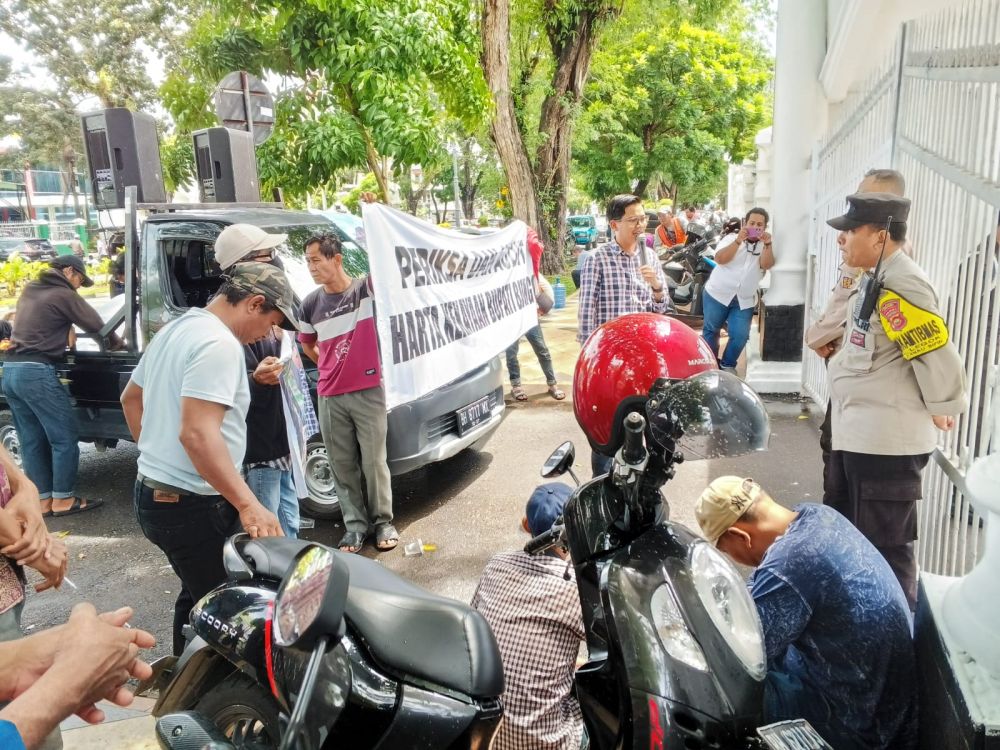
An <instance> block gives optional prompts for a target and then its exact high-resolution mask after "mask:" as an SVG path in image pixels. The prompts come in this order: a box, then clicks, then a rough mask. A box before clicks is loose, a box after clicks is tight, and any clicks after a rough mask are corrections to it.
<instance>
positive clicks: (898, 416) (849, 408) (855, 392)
mask: <svg viewBox="0 0 1000 750" xmlns="http://www.w3.org/2000/svg"><path fill="white" fill-rule="evenodd" d="M882 272H883V285H882V289H881V291H880V292H879V298H878V303H877V304H876V305H875V309H874V312H873V313H872V315H871V317H870V318H869V319H868V320H860V319H859V311H860V309H861V306H862V303H863V298H864V296H865V295H864V293H865V290H866V288H867V283H866V282H867V279H868V275H867V274H865V275H864V276H863V277H862V279H861V280H860V281H859V282H858V284H857V285H856V287H857V290H856V292H855V293H854V294H852V295H851V297H850V300H849V301H848V311H847V312H848V318H847V326H846V328H845V330H844V337H843V340H842V342H841V347H840V350H839V351H838V352H837V353H836V354H835V355H834V357H833V358H832V360H831V362H830V369H829V378H830V391H831V400H832V403H833V408H832V418H833V449H834V450H840V451H851V452H854V453H868V454H874V455H886V456H910V455H918V454H922V453H930V452H931V451H932V450H933V449H934V447H935V445H936V444H937V429H936V428H935V426H934V423H933V421H932V420H931V416H932V415H949V416H954V415H958V414H961V413H962V412H964V411H965V409H966V407H967V402H966V395H965V391H966V388H965V368H964V366H963V363H962V360H961V358H960V357H959V354H958V350H957V349H956V348H955V345H954V343H953V342H952V341H951V338H950V335H949V333H948V329H947V327H946V325H945V322H944V320H943V319H942V318H941V314H940V311H939V309H938V302H937V296H936V295H935V293H934V289H933V287H931V284H930V282H929V281H928V279H927V277H926V276H925V275H924V272H923V271H922V270H921V269H920V267H919V266H918V265H917V264H916V263H915V262H914V261H913V260H911V259H910V258H908V257H907V256H906V255H905V254H904V253H902V252H900V251H897V252H895V253H893V254H892V255H891V256H889V257H888V258H886V259H885V260H884V261H883V263H882Z"/></svg>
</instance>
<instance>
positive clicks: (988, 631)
mask: <svg viewBox="0 0 1000 750" xmlns="http://www.w3.org/2000/svg"><path fill="white" fill-rule="evenodd" d="M995 377H997V376H995ZM998 379H1000V378H998ZM992 426H993V432H992V437H991V443H992V447H993V452H992V453H990V454H988V455H986V456H983V457H982V458H979V459H977V460H976V462H975V463H973V464H972V466H971V467H970V469H969V471H968V474H967V475H966V478H965V484H966V487H967V488H968V490H969V499H970V500H971V501H972V503H973V505H975V506H976V509H977V510H978V511H979V512H980V513H982V515H983V518H984V519H985V521H986V534H985V539H984V546H985V551H984V552H983V557H982V559H981V560H980V561H979V564H978V565H976V567H975V568H973V569H972V572H970V573H969V574H968V575H966V576H965V577H964V578H960V579H958V581H956V582H955V584H954V585H953V586H952V587H951V588H950V589H949V590H948V593H947V594H946V596H945V600H944V608H943V619H944V624H945V629H946V630H947V632H948V634H949V635H951V636H952V637H953V638H954V639H955V641H956V642H957V644H958V646H959V647H960V648H961V649H962V650H963V651H965V652H966V653H967V654H968V655H969V656H970V657H971V659H972V660H973V661H974V662H975V663H976V664H977V665H978V667H979V668H981V669H982V670H983V671H984V672H985V673H986V674H988V675H989V676H990V679H991V681H992V682H994V683H995V684H996V685H998V686H1000V637H997V632H998V623H1000V448H998V445H1000V401H994V403H993V425H992ZM997 697H1000V696H997ZM998 708H1000V707H998Z"/></svg>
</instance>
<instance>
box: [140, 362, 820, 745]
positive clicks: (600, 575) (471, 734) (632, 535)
mask: <svg viewBox="0 0 1000 750" xmlns="http://www.w3.org/2000/svg"><path fill="white" fill-rule="evenodd" d="M637 409H638V411H633V412H632V413H630V414H628V416H627V417H625V422H624V427H625V441H624V445H623V447H622V448H621V450H620V451H619V452H618V454H617V456H616V460H615V463H614V466H613V469H612V472H611V473H610V474H609V475H607V476H604V477H601V478H599V479H595V480H593V481H590V482H587V483H586V484H584V485H582V486H581V487H579V488H578V489H577V491H576V492H575V493H574V495H573V497H572V498H571V499H570V501H569V502H568V503H567V506H566V508H565V513H564V516H563V519H562V521H561V522H559V523H557V524H556V525H555V526H554V527H553V529H552V530H551V531H549V532H547V533H545V534H542V535H541V536H539V537H535V538H534V539H532V540H531V541H530V542H529V543H528V544H527V545H526V547H525V550H526V551H528V552H529V553H539V552H542V551H544V550H546V549H548V548H550V547H552V546H555V545H563V546H565V547H567V548H568V549H569V551H570V554H571V558H572V561H573V565H574V567H575V569H576V574H577V585H578V587H579V591H580V600H581V605H582V608H583V615H584V625H585V628H586V634H587V646H588V650H589V659H588V662H587V663H586V664H585V665H584V666H583V667H582V668H581V669H580V670H579V671H578V672H577V677H576V693H577V697H578V699H579V701H580V705H581V708H582V710H583V714H584V720H585V722H586V727H587V731H588V735H589V738H590V746H591V747H592V748H594V749H595V750H611V748H615V749H616V750H617V749H620V748H634V749H636V750H638V749H639V748H642V750H647V749H649V748H654V749H655V748H675V747H683V748H763V747H769V748H785V747H794V748H806V749H808V748H817V750H819V749H823V750H829V746H828V745H826V744H825V743H824V742H823V741H822V739H821V738H820V737H819V736H818V735H817V734H816V733H815V731H814V730H812V728H811V727H809V725H808V724H806V723H805V722H802V721H797V722H785V723H782V724H777V725H772V726H770V727H759V725H760V712H761V706H762V694H763V678H764V674H765V665H764V651H763V644H762V635H761V631H760V624H759V621H758V619H757V615H756V609H755V607H754V604H753V601H752V600H751V599H750V596H749V594H748V592H747V590H746V586H745V585H744V583H743V580H742V579H741V578H740V576H739V574H738V573H737V571H736V570H735V568H734V567H733V566H732V564H731V563H729V561H728V560H727V559H726V558H724V557H723V555H722V554H721V553H719V552H718V551H717V550H715V548H714V547H712V546H711V545H708V544H707V543H705V542H704V541H703V540H701V538H700V537H698V536H697V535H695V534H694V533H692V532H691V531H689V530H688V529H686V528H685V527H683V526H681V525H679V524H675V523H673V522H671V521H670V520H669V507H668V505H667V503H666V501H665V500H664V498H663V495H662V494H661V492H660V488H661V487H662V486H663V485H664V484H665V483H666V482H667V481H668V480H669V479H670V478H672V477H673V475H674V471H675V467H676V465H677V464H679V463H680V462H681V461H682V460H683V456H682V455H681V453H680V449H681V448H682V447H683V448H684V450H685V451H687V452H688V453H689V454H690V455H692V456H694V457H704V458H710V457H715V456H722V455H727V456H732V455H740V454H742V453H746V452H749V451H754V450H761V449H763V448H765V447H766V445H767V440H768V436H769V426H768V418H767V413H766V411H765V409H764V406H763V404H762V403H761V402H760V399H759V398H758V397H757V396H756V394H754V393H753V391H751V390H750V389H749V388H747V387H746V386H745V384H743V383H742V381H740V380H739V379H737V378H736V377H734V376H732V375H730V374H728V373H724V372H718V371H713V372H705V373H701V374H699V375H696V376H694V377H692V378H689V379H687V380H684V381H679V382H674V383H670V382H668V381H665V380H660V381H657V383H656V384H655V385H654V387H653V388H652V389H651V391H650V394H649V398H648V399H647V400H646V401H645V403H644V404H641V405H637ZM574 452H575V451H574V448H573V446H572V444H571V443H564V444H563V445H562V446H560V447H559V449H557V450H556V451H555V452H554V453H553V454H552V456H551V457H550V458H549V460H548V461H547V462H546V464H545V467H544V468H543V470H542V475H543V476H545V477H554V476H559V475H561V474H564V473H570V474H572V470H571V468H570V467H571V466H572V463H573V459H574ZM574 478H575V477H574ZM307 548H310V547H309V545H306V544H305V543H302V542H294V541H289V540H280V539H278V540H263V541H260V542H250V541H247V540H246V539H245V538H244V539H240V538H234V540H231V541H230V542H229V544H228V545H227V547H226V569H227V570H228V571H230V578H231V579H234V578H235V579H238V580H231V582H230V583H229V584H226V585H224V586H222V587H220V588H219V589H216V590H215V591H214V592H212V593H211V594H209V595H208V596H207V597H206V598H205V599H203V600H202V601H201V602H199V604H198V606H197V608H196V609H195V611H194V613H193V614H192V622H193V628H194V631H195V633H197V635H198V638H196V639H195V640H194V641H192V643H191V645H190V646H189V648H188V650H187V651H186V652H185V655H184V656H183V657H182V659H181V662H180V663H179V664H178V665H177V667H176V669H175V671H174V674H173V678H172V680H171V681H170V683H169V685H168V686H167V687H166V689H165V690H164V692H163V694H162V695H161V697H160V700H159V702H158V703H157V705H156V707H155V709H154V714H155V715H157V716H162V718H161V720H160V721H159V722H158V732H159V734H160V738H161V744H162V746H163V747H181V746H182V745H181V739H182V738H183V739H184V740H185V741H186V742H202V743H204V742H205V741H207V739H209V738H211V736H212V733H213V731H216V730H214V729H213V728H212V724H213V723H214V724H215V725H217V726H218V728H219V729H221V730H223V734H222V735H218V734H216V735H215V736H216V738H217V739H219V740H221V739H222V737H223V736H224V737H225V738H226V739H227V740H228V741H231V742H233V743H234V744H236V745H237V747H241V746H242V747H274V746H276V745H277V739H278V736H283V737H284V742H285V743H286V745H283V746H289V747H291V746H294V747H301V748H305V749H308V748H318V747H320V746H326V747H335V746H337V744H336V740H344V741H346V740H348V739H350V741H351V745H352V746H356V747H361V748H366V747H378V748H396V747H398V748H404V747H405V748H460V747H461V748H465V747H469V748H480V747H481V748H486V747H488V745H489V742H490V740H491V739H492V737H493V734H494V732H495V731H496V728H497V726H498V723H499V721H500V717H501V710H500V706H499V704H498V702H497V700H496V697H497V696H499V695H500V693H501V692H502V687H503V678H502V674H500V666H499V656H498V655H497V653H496V646H495V642H494V641H493V639H492V635H491V633H490V632H489V628H488V627H486V626H485V623H484V622H483V621H482V620H481V618H479V617H478V615H477V613H475V612H473V611H472V610H469V609H468V607H466V606H465V605H462V604H459V603H458V602H451V601H450V600H443V599H440V598H439V597H435V596H433V595H431V594H428V593H426V592H422V591H421V590H420V589H417V588H416V587H414V586H411V585H410V584H406V583H405V582H403V581H401V580H400V579H398V578H396V577H395V576H394V575H393V574H391V573H389V572H388V571H385V570H384V569H382V568H381V567H380V566H378V565H377V564H376V563H371V562H370V561H367V560H365V559H364V558H359V557H357V556H354V555H341V554H339V553H334V552H332V551H330V550H326V554H325V555H320V553H314V555H316V556H317V559H319V558H320V557H321V558H322V563H321V567H324V568H326V567H329V568H330V569H331V570H332V571H333V574H332V575H333V577H334V578H337V579H338V580H339V584H338V585H339V587H338V588H335V589H331V588H330V584H329V580H330V578H331V576H330V575H328V576H327V577H326V578H325V579H324V580H323V583H322V584H320V583H315V584H311V585H307V584H306V583H302V582H301V581H300V585H301V587H302V590H303V591H308V592H312V593H311V594H309V595H308V596H305V595H301V596H300V597H299V599H300V600H302V601H305V602H308V605H306V604H303V605H301V606H299V607H297V609H298V610H299V611H300V612H308V613H313V614H315V613H316V612H318V611H319V610H320V609H321V608H322V607H325V606H328V605H329V606H330V607H331V608H332V609H333V610H336V609H337V607H338V606H339V607H340V609H341V610H342V612H343V617H342V620H343V623H344V625H341V624H340V620H337V622H336V627H334V626H333V625H331V624H329V623H330V622H332V621H333V620H335V619H336V618H327V625H326V626H325V627H326V628H327V629H326V630H324V631H323V633H324V635H325V636H326V640H324V641H322V642H320V641H318V640H316V639H315V637H314V638H313V640H312V641H309V643H310V644H311V646H312V647H313V652H312V655H311V656H309V655H307V654H306V653H304V652H302V651H301V650H296V649H295V648H294V647H293V645H294V643H291V642H290V641H289V639H288V638H287V635H288V633H289V632H290V631H291V629H292V624H289V623H290V622H291V621H289V622H282V605H281V599H282V595H281V594H280V593H279V594H278V604H277V608H276V611H277V614H274V612H275V608H274V599H275V591H276V586H275V585H274V582H275V581H276V579H277V578H279V577H280V575H283V574H285V573H286V572H288V571H291V573H290V574H289V575H290V577H291V578H295V577H296V575H298V577H299V579H302V578H303V575H304V574H302V573H301V572H300V570H299V569H300V568H301V566H302V563H301V559H302V558H300V561H299V566H298V567H296V566H295V565H293V562H294V557H295V555H296V554H307V553H305V552H303V550H305V549H307ZM311 549H325V548H317V547H311ZM327 557H329V558H331V559H332V560H333V562H332V563H327V562H326V559H327ZM317 564H319V563H317ZM251 566H252V567H251ZM331 566H332V567H331ZM371 566H374V568H376V569H377V573H376V572H375V571H374V570H372V569H370V568H371ZM314 567H315V566H314ZM348 579H349V583H348ZM288 585H289V584H288V581H287V579H286V583H285V588H286V589H287V587H288ZM331 591H332V593H331ZM323 592H326V593H323ZM341 598H342V599H343V603H342V605H338V604H337V602H338V601H340V599H341ZM328 599H332V600H333V604H330V603H329V602H328V601H327V600H328ZM308 619H309V618H308V617H307V618H306V621H308ZM460 623H461V627H459V624H460ZM293 624H294V623H293ZM297 627H298V630H302V631H303V632H304V631H305V630H308V627H309V626H308V622H307V625H306V626H301V625H300V626H297ZM310 632H313V631H310ZM314 636H315V633H314ZM477 649H478V653H477ZM477 678H478V679H477ZM234 682H235V683H237V684H239V685H241V686H242V688H243V689H245V690H249V691H250V694H251V695H255V696H256V699H262V698H264V699H266V700H267V701H269V702H271V703H272V704H273V706H272V711H273V712H275V713H276V712H279V711H280V713H281V714H282V715H283V716H284V715H287V714H289V713H291V714H292V716H291V720H290V721H289V722H288V725H287V727H286V726H285V722H284V721H283V720H279V721H277V722H271V721H265V719H264V717H262V716H258V717H256V718H254V717H252V716H250V715H249V713H248V712H247V711H246V704H247V703H248V702H249V701H248V699H247V697H246V694H245V693H242V692H235V691H231V692H230V693H229V694H228V695H227V696H226V697H225V698H224V699H222V698H217V697H216V695H217V691H218V686H220V685H223V686H225V685H233V684H234ZM299 683H302V686H301V687H298V685H299ZM263 686H268V688H269V692H270V694H271V695H270V696H267V695H266V694H265V695H264V696H261V693H263V692H265V691H264V690H262V687H263ZM314 686H317V689H316V690H314V689H313V688H314ZM227 701H228V702H229V703H230V705H228V706H227V705H226V703H227ZM293 706H294V712H292V708H293ZM190 709H194V710H197V711H201V712H203V713H206V714H208V718H207V719H199V718H198V717H193V716H191V715H190V714H188V713H182V714H180V715H177V714H172V715H166V716H165V715H164V714H165V713H168V712H172V711H178V710H181V711H188V710H190ZM237 716H242V719H241V720H239V721H234V719H235V718H236V717H237ZM275 723H277V725H278V727H279V728H278V729H277V730H275V729H274V725H275ZM258 729H261V730H266V731H262V732H258V731H257V730H258ZM171 738H174V740H176V741H173V740H172V739H171ZM192 738H193V739H192ZM289 742H291V743H292V744H291V745H288V744H287V743H289ZM186 746H188V747H195V746H197V747H201V746H202V745H195V744H189V745H186Z"/></svg>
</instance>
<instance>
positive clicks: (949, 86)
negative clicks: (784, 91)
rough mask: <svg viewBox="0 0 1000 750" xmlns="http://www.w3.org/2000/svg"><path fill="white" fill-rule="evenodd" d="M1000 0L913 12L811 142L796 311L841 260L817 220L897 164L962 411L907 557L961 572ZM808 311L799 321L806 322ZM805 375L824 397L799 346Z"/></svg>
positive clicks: (976, 439) (975, 550) (985, 360)
mask: <svg viewBox="0 0 1000 750" xmlns="http://www.w3.org/2000/svg"><path fill="white" fill-rule="evenodd" d="M998 86H1000V0H977V1H975V2H969V3H965V4H962V5H960V6H959V7H956V8H951V9H948V10H947V11H944V12H941V13H936V14H933V15H930V16H928V17H926V18H921V19H920V20H918V21H913V22H910V23H908V24H906V26H905V27H904V28H903V29H901V30H900V33H899V38H898V41H897V44H896V46H895V49H894V50H893V51H892V53H891V54H890V55H888V56H887V58H886V60H885V61H884V62H883V64H882V66H880V68H879V70H877V71H876V72H875V73H874V74H873V75H872V76H871V78H870V79H869V81H868V82H867V84H866V86H865V87H864V88H863V90H862V91H861V92H859V93H857V94H855V95H854V98H853V99H852V100H849V101H848V102H845V105H844V106H843V108H842V113H843V117H842V120H841V123H840V125H839V126H838V127H835V128H832V129H831V135H830V137H829V138H828V139H827V140H826V141H825V142H824V143H822V144H821V145H820V146H819V147H818V148H817V150H816V152H815V155H814V160H813V166H814V180H815V192H814V209H813V231H814V237H813V238H812V242H811V247H810V279H809V283H810V294H809V297H808V299H809V303H808V304H807V315H808V316H809V321H811V320H814V319H815V317H816V316H817V315H818V314H819V313H820V312H821V311H822V309H823V307H824V306H825V304H826V301H827V298H828V296H829V292H830V290H831V288H832V287H833V284H834V281H835V277H836V273H837V270H836V269H837V265H838V263H839V262H840V257H839V252H838V250H837V247H836V232H834V231H833V230H831V229H829V228H828V227H827V226H826V219H827V218H829V217H830V216H833V215H836V214H838V213H841V212H842V211H843V209H844V207H845V205H846V204H845V202H844V196H845V195H847V194H848V193H850V192H853V190H854V188H855V187H856V186H857V183H858V182H859V181H860V179H861V177H862V175H863V174H864V172H865V171H867V170H868V169H869V168H874V167H885V166H892V167H893V168H895V169H898V170H899V171H900V172H902V173H903V176H904V177H905V178H906V183H907V188H906V190H907V195H908V197H910V198H911V199H912V201H913V207H912V210H911V212H910V221H909V227H908V232H907V236H908V238H909V239H910V240H911V242H912V245H913V248H914V257H915V259H916V260H917V262H918V263H919V264H920V265H921V266H922V267H923V268H924V269H925V271H926V272H927V273H928V275H929V276H930V279H931V281H932V283H933V284H934V287H935V289H936V290H937V292H938V295H939V299H940V302H941V306H942V309H943V310H944V312H945V317H946V320H947V322H948V325H949V327H950V329H951V333H952V338H953V340H954V341H955V343H956V345H957V346H958V349H959V351H960V352H961V354H962V357H963V359H964V361H965V365H966V376H967V380H968V386H969V391H968V392H969V410H968V412H967V413H966V414H965V415H964V416H963V417H962V418H961V419H959V421H958V426H957V428H956V429H955V430H954V431H952V432H950V433H943V434H942V438H941V440H940V442H939V445H938V450H937V451H936V453H935V455H934V458H933V460H932V462H931V465H930V466H929V467H928V469H927V471H925V472H924V502H923V503H921V509H920V543H919V545H920V550H919V559H920V565H921V567H922V568H923V569H924V570H927V571H930V572H933V573H941V574H945V575H961V574H963V573H965V572H966V571H967V570H969V569H970V568H971V567H972V565H973V564H974V562H975V560H976V559H977V557H978V555H979V553H980V549H979V540H980V530H981V525H982V522H981V519H980V517H979V516H978V514H977V513H976V512H975V511H974V510H973V509H972V508H971V506H970V505H969V502H968V499H967V498H966V495H965V492H964V477H965V472H966V470H967V469H968V467H969V465H970V464H971V463H972V461H973V460H974V459H975V458H976V457H978V456H982V455H984V454H985V453H986V450H987V448H988V445H989V440H990V434H989V432H990V425H991V420H990V409H991V407H992V402H993V399H994V397H995V394H996V391H997V365H998V334H1000V304H998V299H997V296H998V292H997V278H998V252H997V223H998V211H1000V88H998ZM809 321H807V323H808V322H809ZM805 358H806V363H805V366H804V379H805V383H804V387H805V390H806V392H807V393H808V394H809V395H810V396H812V397H813V398H815V399H816V400H817V401H819V402H820V403H825V401H826V398H827V384H826V370H825V367H824V365H823V363H822V361H821V360H820V359H819V358H818V357H816V356H815V355H813V354H811V353H807V354H806V357H805Z"/></svg>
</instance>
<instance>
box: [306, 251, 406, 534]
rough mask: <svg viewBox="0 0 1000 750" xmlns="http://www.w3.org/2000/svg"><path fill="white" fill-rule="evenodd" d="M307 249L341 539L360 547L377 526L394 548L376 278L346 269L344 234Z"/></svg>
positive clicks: (310, 328)
mask: <svg viewBox="0 0 1000 750" xmlns="http://www.w3.org/2000/svg"><path fill="white" fill-rule="evenodd" d="M305 250H306V263H307V264H308V267H309V273H310V274H311V275H312V277H313V280H314V281H315V282H316V283H317V284H319V285H320V286H319V288H318V289H316V290H314V291H313V292H312V293H311V294H310V295H309V296H308V297H306V299H305V300H304V301H303V303H302V312H301V315H300V319H301V322H302V329H301V330H302V333H301V334H300V335H299V341H300V342H301V343H302V350H303V351H304V352H305V353H306V355H307V356H308V357H309V358H310V359H312V360H313V361H314V362H315V363H316V364H317V366H318V367H319V382H318V383H317V386H316V392H317V394H318V396H319V423H320V430H321V432H322V433H323V442H324V444H325V445H326V451H327V455H328V457H329V459H330V467H331V468H332V470H333V477H334V480H335V481H336V485H337V490H338V492H339V493H340V507H341V510H342V511H343V514H344V526H345V527H346V529H347V531H346V533H345V534H344V536H343V538H342V539H341V540H340V543H339V545H338V546H339V547H340V549H341V551H343V552H359V551H360V550H361V547H362V546H363V545H364V543H365V540H366V539H367V538H368V535H369V533H370V531H371V529H372V528H374V531H375V546H376V547H377V548H378V549H379V550H390V549H393V548H394V547H395V546H396V545H397V544H398V543H399V532H397V531H396V528H395V527H394V526H393V525H392V485H391V479H390V476H389V466H388V463H387V456H386V443H385V439H386V433H387V431H388V424H387V412H386V407H385V390H384V389H383V387H382V371H381V365H380V362H379V352H378V337H377V336H376V333H375V314H374V307H373V302H374V299H373V295H372V288H371V281H370V279H369V278H368V277H365V278H362V279H356V278H353V277H351V276H350V275H349V274H348V273H347V271H345V270H344V256H343V252H342V248H341V245H340V240H338V239H337V238H336V237H335V236H334V235H318V236H315V237H310V238H309V239H308V240H306V244H305ZM358 448H360V452H361V455H360V456H359V455H358ZM362 469H363V470H364V476H365V480H366V481H367V488H368V501H367V504H366V503H365V498H364V495H363V494H362V491H361V472H362Z"/></svg>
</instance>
